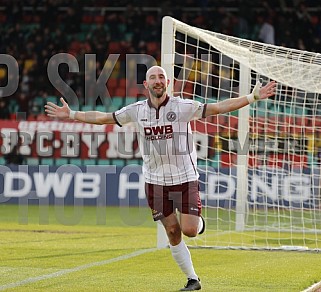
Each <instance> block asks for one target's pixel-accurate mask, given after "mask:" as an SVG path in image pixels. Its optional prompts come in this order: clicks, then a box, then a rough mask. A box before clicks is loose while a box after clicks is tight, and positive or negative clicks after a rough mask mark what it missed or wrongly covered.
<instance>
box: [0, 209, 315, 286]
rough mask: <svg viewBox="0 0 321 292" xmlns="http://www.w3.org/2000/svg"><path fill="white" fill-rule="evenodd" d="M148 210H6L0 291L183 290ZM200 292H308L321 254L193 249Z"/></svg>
mask: <svg viewBox="0 0 321 292" xmlns="http://www.w3.org/2000/svg"><path fill="white" fill-rule="evenodd" d="M155 246H156V227H155V223H154V222H153V221H152V219H151V216H150V214H149V210H148V209H147V208H139V209H138V208H112V207H108V208H98V207H80V208H79V207H78V208H74V207H65V208H63V207H58V206H56V207H43V206H42V207H39V206H20V207H19V206H16V205H6V204H1V205H0V248H1V252H0V274H1V277H0V290H5V291H178V290H179V289H180V288H181V287H182V286H183V285H184V284H185V281H186V279H185V277H184V275H183V274H182V273H181V272H180V270H179V269H178V267H177V266H176V263H175V262H174V261H173V259H172V257H171V255H170V251H169V250H168V249H162V250H157V249H155ZM191 253H192V256H193V261H194V266H195V269H196V271H197V273H198V274H199V276H200V278H201V281H202V285H203V289H202V291H253V292H254V291H302V290H304V289H305V288H307V287H309V286H310V285H312V284H313V283H315V282H318V281H320V280H321V274H320V262H321V255H320V254H318V253H305V252H282V251H244V250H243V251H242V250H216V249H191Z"/></svg>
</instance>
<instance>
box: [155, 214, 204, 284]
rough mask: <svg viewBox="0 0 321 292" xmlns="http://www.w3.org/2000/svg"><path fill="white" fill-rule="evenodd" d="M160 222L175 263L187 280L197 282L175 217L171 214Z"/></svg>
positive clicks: (189, 255)
mask: <svg viewBox="0 0 321 292" xmlns="http://www.w3.org/2000/svg"><path fill="white" fill-rule="evenodd" d="M194 217H195V216H194ZM161 222H162V223H163V225H164V227H165V230H166V233H167V236H168V239H169V243H170V245H169V246H170V249H171V253H172V256H173V258H174V259H175V261H176V263H177V264H178V266H179V267H180V269H181V270H182V271H183V273H185V275H186V277H187V278H188V279H194V280H198V276H197V275H196V273H195V271H194V267H193V263H192V259H191V254H190V252H189V250H188V248H187V246H186V244H185V242H184V240H182V231H181V227H180V224H179V222H178V219H177V216H176V215H175V214H171V215H169V216H168V217H165V218H163V219H161ZM196 230H197V229H196Z"/></svg>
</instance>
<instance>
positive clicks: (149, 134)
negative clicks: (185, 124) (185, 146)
mask: <svg viewBox="0 0 321 292" xmlns="http://www.w3.org/2000/svg"><path fill="white" fill-rule="evenodd" d="M144 132H145V139H146V140H164V139H171V138H173V127H172V125H165V126H156V127H144Z"/></svg>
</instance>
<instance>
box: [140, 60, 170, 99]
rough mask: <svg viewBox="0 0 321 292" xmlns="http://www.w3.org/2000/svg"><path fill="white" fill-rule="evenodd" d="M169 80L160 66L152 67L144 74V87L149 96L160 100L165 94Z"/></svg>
mask: <svg viewBox="0 0 321 292" xmlns="http://www.w3.org/2000/svg"><path fill="white" fill-rule="evenodd" d="M168 84H169V80H168V79H167V74H166V72H165V70H164V69H163V68H162V67H160V66H153V67H151V68H149V69H148V70H147V72H146V80H145V81H144V86H145V88H146V89H148V91H149V93H150V95H151V96H153V97H156V98H161V97H162V96H163V95H164V94H166V92H167V86H168Z"/></svg>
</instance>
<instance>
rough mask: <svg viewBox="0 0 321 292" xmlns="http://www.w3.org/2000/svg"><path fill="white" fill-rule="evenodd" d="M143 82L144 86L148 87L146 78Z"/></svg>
mask: <svg viewBox="0 0 321 292" xmlns="http://www.w3.org/2000/svg"><path fill="white" fill-rule="evenodd" d="M143 84H144V87H145V88H146V89H147V88H148V85H147V81H146V80H144V81H143Z"/></svg>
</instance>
